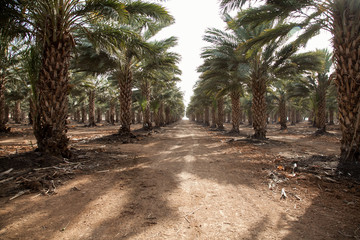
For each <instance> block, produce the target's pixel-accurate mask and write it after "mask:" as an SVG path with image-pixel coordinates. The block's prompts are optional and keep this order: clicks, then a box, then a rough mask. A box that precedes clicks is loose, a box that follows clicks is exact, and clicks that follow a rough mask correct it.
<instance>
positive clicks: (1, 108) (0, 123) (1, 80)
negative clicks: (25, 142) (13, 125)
mask: <svg viewBox="0 0 360 240" xmlns="http://www.w3.org/2000/svg"><path fill="white" fill-rule="evenodd" d="M6 122H7V121H6V111H5V77H4V76H2V75H0V132H9V129H8V128H7V127H6Z"/></svg>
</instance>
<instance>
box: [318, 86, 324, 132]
mask: <svg viewBox="0 0 360 240" xmlns="http://www.w3.org/2000/svg"><path fill="white" fill-rule="evenodd" d="M318 97H319V99H318V111H317V116H316V120H317V128H318V130H317V131H316V133H317V134H323V133H325V132H326V89H319V91H318Z"/></svg>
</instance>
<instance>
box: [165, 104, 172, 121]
mask: <svg viewBox="0 0 360 240" xmlns="http://www.w3.org/2000/svg"><path fill="white" fill-rule="evenodd" d="M165 122H166V124H170V123H171V121H170V107H169V106H166V107H165Z"/></svg>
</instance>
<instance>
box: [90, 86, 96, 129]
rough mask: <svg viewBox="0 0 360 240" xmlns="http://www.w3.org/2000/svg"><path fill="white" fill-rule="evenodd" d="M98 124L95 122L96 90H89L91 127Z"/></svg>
mask: <svg viewBox="0 0 360 240" xmlns="http://www.w3.org/2000/svg"><path fill="white" fill-rule="evenodd" d="M94 126H96V123H95V90H90V92H89V127H94Z"/></svg>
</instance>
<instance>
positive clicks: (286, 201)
mask: <svg viewBox="0 0 360 240" xmlns="http://www.w3.org/2000/svg"><path fill="white" fill-rule="evenodd" d="M226 127H227V128H229V125H227V126H226ZM278 128H279V126H278V125H270V126H269V132H268V136H269V138H270V140H268V141H250V140H248V139H247V138H246V137H245V136H246V135H247V134H250V133H251V128H249V127H246V126H243V127H242V129H241V131H242V135H241V136H231V135H228V134H224V133H223V132H217V131H210V130H208V129H207V128H204V127H203V126H200V125H197V124H195V123H192V122H189V121H181V122H179V123H176V124H174V125H172V126H169V127H165V128H164V129H162V130H160V131H157V132H152V133H150V134H148V133H145V132H141V131H140V132H137V135H138V136H137V138H136V139H133V140H132V139H130V140H129V139H128V140H126V141H124V140H123V139H120V140H119V139H117V138H116V137H115V136H114V137H109V136H108V135H110V134H112V133H115V132H116V129H117V127H116V126H115V127H111V126H107V127H98V128H80V127H74V128H72V129H70V132H69V136H71V138H72V147H73V148H74V152H75V153H76V157H75V158H74V159H71V160H70V161H64V160H63V159H60V160H59V163H57V165H53V166H49V167H48V168H46V167H45V168H46V169H44V165H41V164H40V165H39V166H40V167H39V166H29V167H28V168H26V169H27V170H26V171H25V170H24V169H22V170H21V168H19V169H14V170H13V171H12V172H11V173H9V174H6V176H5V175H4V176H1V177H0V181H2V180H3V179H7V178H9V177H11V176H14V179H10V180H9V181H6V182H3V183H1V182H0V187H2V188H3V189H7V191H5V190H4V191H2V195H1V196H2V197H1V198H0V206H1V207H0V239H4V240H5V239H289V240H290V239H359V238H360V214H359V210H360V183H359V182H358V181H357V180H354V179H347V178H345V177H341V176H338V175H337V173H335V169H336V164H337V162H336V154H338V152H339V143H338V140H339V132H338V131H337V130H336V128H333V129H331V130H330V132H331V134H330V135H326V136H320V137H317V136H314V135H311V133H313V132H314V129H312V128H309V126H308V125H307V124H302V125H299V126H295V127H291V128H290V129H289V131H288V132H279V131H278ZM17 129H18V130H19V131H18V132H19V134H17V133H16V131H15V133H13V134H12V135H7V136H1V137H0V144H1V148H2V151H0V153H2V155H3V156H7V158H6V159H5V158H4V159H2V161H3V162H6V164H8V165H6V167H9V166H10V165H9V164H10V163H9V156H8V154H9V153H12V154H13V155H11V157H10V158H11V159H17V155H21V153H22V151H23V152H26V151H28V150H31V148H33V147H34V146H32V143H33V142H34V140H31V139H32V135H31V133H28V134H27V135H25V136H23V135H22V133H23V132H26V131H28V130H27V129H25V128H23V129H20V127H19V128H17ZM95 136H97V137H98V138H96V139H95ZM30 141H32V142H31V143H30ZM124 143H128V144H124ZM24 156H28V155H26V154H25V155H24ZM5 160H6V161H5ZM0 162H1V159H0ZM294 163H297V166H298V167H297V168H296V169H295V175H293V170H292V168H291V167H292V166H293V164H294ZM0 165H1V163H0ZM3 166H4V164H3ZM35 168H37V170H34V169H35ZM29 169H32V170H29ZM5 170H6V169H5V167H3V170H2V171H5ZM21 171H23V172H22V173H21ZM19 172H20V173H21V174H20V175H19V174H18V175H15V173H19ZM11 174H13V175H11ZM41 174H43V175H44V176H45V177H44V176H43V179H45V178H47V180H48V182H49V181H50V182H51V186H44V184H43V185H39V189H37V191H36V189H34V188H31V191H30V193H29V194H25V195H23V196H20V197H17V198H15V199H13V200H9V199H10V198H12V197H13V196H15V195H16V193H17V192H18V191H20V190H23V189H26V188H25V187H26V186H24V184H23V183H24V181H25V180H28V179H31V177H32V175H36V176H37V177H36V179H39V178H40V177H38V176H40V175H41ZM57 176H59V177H57ZM24 179H25V180H24ZM16 181H17V182H18V186H16V187H14V184H16V183H17V182H16ZM39 181H40V180H39ZM44 181H45V180H44ZM44 181H43V182H41V181H40V184H41V183H44ZM6 184H8V185H9V186H10V187H12V188H10V187H9V186H7V185H6ZM40 186H41V187H40ZM6 187H8V188H6ZM44 189H45V190H46V189H47V191H44ZM282 190H283V191H285V193H286V198H282V199H281V192H282ZM0 192H1V191H0Z"/></svg>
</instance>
